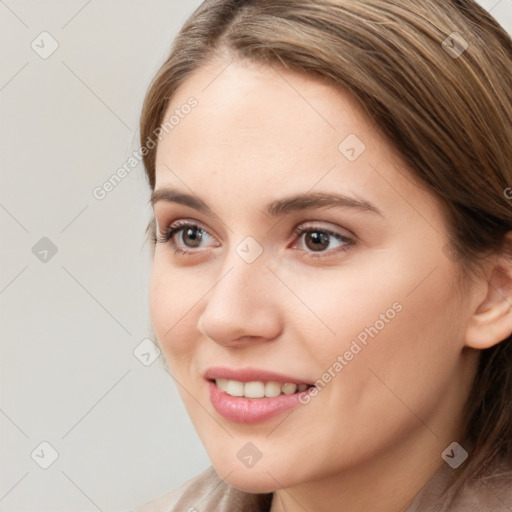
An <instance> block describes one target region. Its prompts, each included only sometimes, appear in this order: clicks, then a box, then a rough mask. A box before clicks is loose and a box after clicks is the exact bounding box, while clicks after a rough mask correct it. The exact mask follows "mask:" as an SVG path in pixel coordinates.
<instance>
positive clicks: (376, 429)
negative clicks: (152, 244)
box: [150, 57, 512, 512]
mask: <svg viewBox="0 0 512 512" xmlns="http://www.w3.org/2000/svg"><path fill="white" fill-rule="evenodd" d="M228 63H229V60H225V59H223V58H220V57H219V58H216V59H214V60H212V61H211V62H209V63H208V65H205V66H203V67H202V68H201V69H200V70H198V71H197V72H196V73H195V74H193V75H192V76H191V77H190V78H189V79H188V80H187V82H186V83H185V84H184V85H182V87H181V88H180V89H178V91H177V93H176V94H175V95H174V96H173V99H172V101H171V104H170V106H169V109H168V112H167V114H166V116H165V119H167V118H168V117H169V116H170V115H171V114H172V112H173V111H174V110H175V109H176V108H180V106H181V105H183V104H185V103H186V102H187V99H188V98H189V97H190V96H194V97H195V98H196V99H197V100H198V106H197V107H196V108H195V109H194V110H193V111H192V112H191V113H190V114H189V115H188V116H186V117H185V118H184V119H182V120H180V124H179V125H177V126H176V127H175V128H174V129H173V130H172V131H170V132H169V133H168V134H165V135H164V137H163V139H162V140H161V142H160V143H159V145H158V150H157V159H156V186H155V189H156V190H160V189H162V188H163V187H173V188H176V189H179V190H181V191H183V192H186V193H193V194H195V195H196V196H198V197H200V198H201V199H202V200H203V201H205V202H206V203H207V204H208V205H209V206H210V208H211V209H212V211H213V212H214V215H208V214H205V213H202V212H198V211H197V210H195V209H193V208H191V207H189V206H184V205H180V204H176V203H171V202H166V201H159V202H157V203H155V205H154V213H155V218H156V220H157V222H158V229H159V230H160V231H164V230H165V228H166V227H167V226H169V225H170V224H171V223H173V222H175V221H176V220H179V219H182V220H188V221H191V222H196V223H199V224H200V227H201V228H202V229H204V230H205V231H206V233H203V239H202V241H201V243H200V246H199V247H195V246H194V244H193V241H192V242H191V241H190V239H189V238H187V237H186V233H185V232H184V231H181V232H180V233H177V234H176V235H175V236H174V241H175V243H176V244H177V245H178V246H179V247H181V248H185V249H188V250H192V251H195V252H196V254H194V255H180V254H175V253H174V251H173V248H172V246H171V242H167V243H157V244H156V248H155V253H154V261H153V270H152V277H151V283H150V309H151V318H152V322H153V327H154V332H155V334H156V336H157V339H158V341H159V343H160V345H161V347H162V349H163V352H164V355H165V358H166V360H167V362H168V364H169V367H170V370H171V372H172V374H173V375H174V377H175V378H176V380H177V382H178V383H179V386H178V388H179V390H180V394H181V396H182V399H183V401H184V404H185V406H186V408H187V411H188V413H189V415H190V417H191V420H192V422H193V424H194V426H195V428H196V430H197V433H198V435H199V437H200V439H201V441H202V442H203V444H204V446H205V448H206V450H207V452H208V455H209V457H210V458H211V461H212V464H213V466H214V467H215V469H216V471H217V472H218V474H219V475H220V476H221V477H222V478H224V479H225V480H226V482H227V483H229V484H231V485H233V486H235V487H237V488H239V489H242V490H245V491H249V492H271V491H276V492H275V495H274V499H273V502H272V512H278V511H283V510H286V511H288V512H289V511H295V510H297V511H298V510H301V511H302V510H308V511H314V512H323V511H332V510H346V511H351V512H354V511H356V512H357V511H361V512H362V511H367V510H372V511H381V512H385V511H390V512H391V511H393V512H396V511H397V510H404V509H405V508H406V507H407V505H408V504H409V503H410V502H411V501H412V499H413V498H414V496H415V495H416V493H417V492H418V491H419V490H420V489H421V488H422V486H423V485H425V483H426V482H427V481H428V480H429V478H430V477H431V476H432V475H433V474H434V473H435V471H436V470H437V469H438V468H439V467H440V466H441V465H442V464H444V462H443V460H442V459H441V453H442V451H443V450H444V449H445V448H446V447H447V446H448V445H449V444H450V443H452V442H453V441H457V442H459V443H460V444H462V445H463V429H464V426H463V425H462V424H461V413H462V408H463V405H464V402H465V400H466V397H467V394H468V392H469V389H470V385H471V383H472V380H473V378H474V376H475V372H476V363H477V356H478V350H475V348H485V346H490V345H491V344H493V343H496V342H497V341H498V338H500V336H503V338H504V337H505V336H506V335H507V334H508V333H510V331H511V330H512V325H510V315H509V314H507V315H505V313H503V314H502V315H501V316H500V317H499V318H501V319H503V318H505V320H503V322H502V324H499V327H496V328H495V330H494V331H493V332H492V333H491V334H489V331H488V330H487V331H485V329H484V327H485V326H486V325H487V326H488V324H489V323H491V322H492V321H494V324H493V325H497V320H496V319H497V318H498V316H497V313H496V316H494V317H493V316H492V311H494V310H493V309H492V308H491V306H490V305H491V304H494V303H493V302H492V301H495V302H497V301H498V299H497V298H496V296H493V295H491V293H490V287H489V282H488V281H489V279H490V277H491V270H488V272H487V273H486V274H485V276H484V278H482V279H481V280H479V281H478V282H476V284H475V285H474V286H472V287H471V288H470V289H469V288H468V289H467V290H465V292H464V293H461V285H460V280H458V279H457V277H456V267H455V265H456V263H455V262H454V260H453V259H451V258H449V257H447V252H446V250H443V249H444V248H445V246H446V243H447V242H448V228H447V223H446V218H445V215H444V213H443V208H442V205H441V203H440V201H439V200H438V199H437V198H436V197H434V196H433V195H431V194H430V193H429V192H426V191H425V190H424V189H423V188H421V187H420V185H419V184H418V183H416V182H415V180H414V179H413V178H412V175H411V174H410V173H409V172H408V171H407V169H406V167H405V165H404V164H403V162H402V161H401V159H400V157H399V155H398V154H397V153H396V152H395V151H394V150H393V148H392V147H391V145H390V144H389V142H388V141H387V140H386V139H385V138H384V136H383V135H382V134H380V133H379V131H378V130H377V129H376V127H375V126H374V125H373V124H372V123H371V122H370V121H368V120H367V119H366V118H365V117H364V115H363V113H362V112H361V110H360V109H359V108H358V106H357V104H356V103H355V102H354V100H353V99H351V98H350V97H349V96H348V95H347V94H346V93H344V92H342V91H340V90H337V89H335V88H333V87H332V86H331V85H328V84H326V83H323V82H321V81H319V80H317V79H315V78H312V77H308V76H305V75H302V74H300V73H296V72H291V71H287V70H284V69H282V68H278V67H276V66H272V67H270V66H263V65H259V64H254V63H249V62H247V61H238V60H234V61H233V62H231V64H230V65H229V66H227V67H226V65H227V64H228ZM349 134H356V135H357V137H358V138H359V139H360V140H361V141H363V142H364V144H365V146H366V150H365V151H364V152H363V153H362V154H361V155H360V156H359V158H357V159H356V160H355V161H353V162H351V161H349V160H348V159H347V158H346V157H345V156H344V155H343V154H342V153H341V152H340V151H339V150H338V146H339V144H340V142H342V141H343V140H344V139H345V138H346V137H347V136H348V135H349ZM309 191H311V192H319V191H324V192H330V193H333V192H334V193H340V194H341V193H342V194H346V195H349V196H350V197H354V198H357V199H359V200H364V201H367V202H370V203H372V204H373V205H374V206H376V208H378V210H379V211H380V214H378V213H375V212H371V211H361V210H357V209H354V208H347V207H345V208H341V207H331V208H326V207H324V208H313V209H307V210H301V211H299V212H293V213H290V214H286V215H282V216H280V217H279V218H272V217H270V216H269V215H267V214H265V213H264V207H265V206H266V205H267V203H269V202H271V201H273V200H276V199H280V198H283V197H286V196H289V195H291V194H295V193H302V192H309ZM298 226H304V227H308V228H310V229H311V231H313V232H315V231H316V230H325V229H328V230H332V231H335V232H336V233H339V234H341V235H344V236H346V237H349V238H351V239H352V240H353V241H354V242H355V243H354V244H353V245H350V246H349V247H348V249H347V250H340V248H343V247H345V248H347V246H344V245H343V243H340V242H339V241H337V239H336V238H332V237H331V238H328V241H327V242H326V244H325V245H326V248H324V249H321V253H322V254H324V255H326V256H325V257H323V258H320V259H316V258H314V255H315V254H319V252H318V251H315V250H314V249H315V246H314V245H312V243H311V240H309V242H308V235H307V233H306V234H304V235H301V236H300V238H299V237H298V236H297V235H294V234H293V231H294V228H296V227H298ZM311 226H313V229H312V228H311ZM311 231H310V232H309V233H310V234H311ZM248 236H251V237H253V238H254V239H255V240H257V242H258V243H259V245H260V246H261V248H262V250H263V252H262V254H261V255H260V256H259V257H258V258H257V259H256V260H255V261H254V262H253V263H247V262H246V261H244V260H243V259H242V258H241V257H240V256H239V255H238V254H237V252H236V250H235V249H236V247H237V246H238V245H239V244H240V243H241V242H242V241H243V240H244V239H245V238H246V237H248ZM309 238H310V237H309ZM187 243H188V247H187V245H185V244H187ZM313 243H314V242H313ZM317 243H318V242H317ZM322 251H323V252H322ZM489 269H491V267H489ZM507 283H508V281H507ZM397 302H398V303H399V304H400V305H401V306H402V309H401V311H400V312H399V313H397V314H396V315H395V317H394V318H393V319H392V320H390V321H389V322H387V323H385V327H384V328H383V329H381V330H380V331H379V333H378V335H377V336H375V337H374V338H369V339H368V343H367V346H363V348H362V350H361V351H360V352H359V353H358V354H357V355H355V356H354V357H353V359H352V360H351V361H348V364H347V365H346V366H344V367H343V369H342V371H340V372H339V373H337V374H336V376H335V377H334V378H333V379H332V381H331V382H330V383H329V384H328V385H326V386H325V388H324V389H323V390H322V391H321V392H319V393H318V395H317V396H315V397H313V398H312V399H311V401H310V403H309V404H307V405H301V406H299V407H297V408H295V409H293V410H292V411H286V412H284V413H282V414H280V415H279V416H277V417H275V418H273V419H270V420H268V421H265V422H263V423H260V424H256V425H246V424H238V423H233V422H230V421H228V420H226V419H224V418H223V417H222V416H220V415H219V414H218V413H217V412H216V411H215V409H214V408H213V406H212V404H211V402H210V399H209V395H208V392H207V387H206V382H205V381H204V379H203V377H202V375H203V373H204V371H205V370H206V369H207V368H209V367H211V366H228V367H233V368H241V367H247V366H251V367H256V368H264V369H267V370H272V371H276V372H280V373H286V374H289V375H293V376H296V377H298V378H301V379H304V380H308V381H316V380H317V379H319V378H321V376H322V374H324V373H325V372H326V371H327V370H328V369H329V368H330V367H332V366H333V363H335V361H336V360H337V357H338V355H343V354H344V353H345V352H346V351H347V350H349V348H350V345H351V342H352V341H353V340H354V339H356V337H357V335H358V334H359V333H361V331H363V330H364V329H365V327H369V326H371V325H374V324H375V323H376V321H377V320H379V319H380V318H381V316H380V315H382V314H385V313H386V311H387V310H389V309H390V308H392V305H393V304H395V303H397ZM502 309H503V308H502ZM484 310H485V311H486V314H487V316H485V315H484V313H482V311H484ZM486 322H487V323H486ZM503 338H502V339H503ZM247 442H251V443H253V444H254V445H255V446H256V447H257V448H258V450H259V451H260V452H261V454H262V458H261V459H260V460H259V461H258V462H257V463H256V464H255V465H254V466H253V467H252V468H247V467H246V466H245V465H244V464H242V462H241V461H240V460H239V459H238V457H237V452H238V451H239V450H240V449H241V448H242V447H243V446H244V445H245V444H246V443H247ZM368 489H371V492H368ZM340 504H342V505H340ZM192 505H193V504H191V506H192ZM342 506H343V508H341V507H342Z"/></svg>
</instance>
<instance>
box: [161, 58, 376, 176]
mask: <svg viewBox="0 0 512 512" xmlns="http://www.w3.org/2000/svg"><path fill="white" fill-rule="evenodd" d="M190 97H194V98H195V99H196V100H197V107H196V108H194V109H193V110H192V111H191V112H190V114H189V115H188V116H185V117H184V118H183V119H180V122H179V124H178V125H176V126H174V127H173V129H172V130H171V131H170V132H169V133H168V134H166V135H164V139H163V140H162V141H161V142H160V143H159V146H158V150H157V159H156V160H157V166H158V165H159V164H161V163H162V161H164V160H166V159H167V160H168V159H169V158H171V157H172V159H173V161H174V163H175V164H177V162H181V159H182V157H184V158H186V163H187V167H188V168H192V167H194V166H195V165H196V164H199V165H200V166H203V163H204V161H205V160H206V161H208V162H209V163H210V165H211V164H214V163H215V162H219V163H220V162H221V163H222V164H224V165H226V164H227V162H228V161H232V162H233V163H234V165H237V166H238V167H240V166H242V167H243V166H244V163H247V164H248V165H257V162H263V161H265V163H266V166H267V168H268V170H269V171H270V172H272V174H275V171H276V170H277V168H274V169H273V168H272V167H273V166H274V165H275V166H277V167H278V168H279V170H280V171H281V173H282V172H283V171H284V167H287V166H290V165H291V166H299V165H300V164H301V162H303V161H304V159H307V160H308V164H311V163H313V161H314V162H315V163H317V164H318V165H322V163H323V162H332V161H333V160H334V159H337V158H338V156H339V153H338V146H339V143H340V142H341V140H343V139H344V138H345V137H346V136H347V135H349V134H351V133H358V134H359V136H360V137H359V138H360V139H364V138H366V134H367V133H368V132H369V131H370V130H371V124H370V123H368V122H367V121H366V119H365V118H364V117H363V116H362V115H361V114H360V113H359V112H357V107H356V106H355V105H354V104H352V103H351V102H350V101H349V99H348V98H347V95H346V94H344V93H343V92H341V91H339V90H336V89H335V88H334V87H332V86H329V85H327V84H325V83H323V82H321V81H320V80H318V79H314V78H311V77H309V76H307V75H304V74H300V73H296V72H290V71H287V70H284V69H282V68H279V67H276V66H264V65H261V64H255V63H252V62H248V61H227V62H226V61H225V60H220V59H218V60H215V61H212V62H211V63H210V64H209V65H207V66H205V67H203V68H201V69H200V70H198V71H196V72H195V73H194V74H193V75H192V76H191V77H189V79H188V80H187V81H186V82H185V84H183V85H182V86H181V87H180V88H179V89H178V91H177V93H176V94H175V95H174V96H173V98H172V101H171V104H170V105H169V108H168V110H167V112H166V114H165V116H164V120H165V119H169V118H170V117H171V116H172V114H173V113H175V112H176V111H179V109H180V108H181V106H183V105H185V104H186V103H187V101H188V99H189V98H190ZM269 166H270V168H269ZM203 170H204V169H203ZM255 170H257V169H255ZM261 171H262V169H260V172H261Z"/></svg>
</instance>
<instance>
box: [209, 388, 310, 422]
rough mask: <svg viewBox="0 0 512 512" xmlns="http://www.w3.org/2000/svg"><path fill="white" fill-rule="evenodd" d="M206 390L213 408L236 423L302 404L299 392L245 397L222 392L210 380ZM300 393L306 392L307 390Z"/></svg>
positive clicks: (255, 419) (264, 417) (270, 416)
mask: <svg viewBox="0 0 512 512" xmlns="http://www.w3.org/2000/svg"><path fill="white" fill-rule="evenodd" d="M208 391H209V392H210V400H211V402H212V404H213V407H214V408H215V410H216V411H217V412H218V413H219V414H220V415H221V416H224V418H226V419H228V420H230V421H234V422H236V423H260V422H262V421H266V420H268V419H270V418H273V417H274V416H277V415H278V414H279V413H281V412H283V411H286V410H288V409H291V408H292V407H297V405H303V404H302V402H301V401H300V400H299V396H300V395H301V393H293V394H291V395H279V396H276V397H272V398H270V397H263V398H245V397H238V396H231V395H228V394H227V393H224V392H223V391H221V390H220V389H219V388H218V387H217V385H216V384H215V382H212V381H208ZM302 393H304V394H306V393H307V391H302Z"/></svg>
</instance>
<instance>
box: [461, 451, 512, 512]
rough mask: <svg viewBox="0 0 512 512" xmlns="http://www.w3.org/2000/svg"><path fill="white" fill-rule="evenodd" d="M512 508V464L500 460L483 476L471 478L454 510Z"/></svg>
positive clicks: (494, 511) (495, 511)
mask: <svg viewBox="0 0 512 512" xmlns="http://www.w3.org/2000/svg"><path fill="white" fill-rule="evenodd" d="M473 510H474V511H480V510H485V511H487V512H505V511H510V510H512V464H510V463H505V462H503V461H502V462H499V463H497V464H495V465H494V466H493V467H492V468H491V470H490V471H488V472H486V473H484V474H483V475H482V476H481V477H479V478H476V479H473V480H469V481H468V482H466V484H465V485H464V486H463V488H462V491H461V493H460V496H459V497H458V498H457V499H456V500H455V502H454V511H455V512H458V511H464V512H466V511H473Z"/></svg>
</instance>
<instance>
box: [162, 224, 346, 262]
mask: <svg viewBox="0 0 512 512" xmlns="http://www.w3.org/2000/svg"><path fill="white" fill-rule="evenodd" d="M293 233H294V235H295V236H296V237H297V238H298V239H299V242H301V241H302V242H303V243H301V244H299V245H302V247H300V248H299V250H301V251H302V252H304V254H303V256H304V257H312V258H322V257H328V256H333V255H334V254H337V253H338V252H341V251H344V252H345V251H348V250H349V249H350V248H352V246H354V245H355V241H354V240H353V239H352V238H349V237H347V236H345V235H342V234H341V233H336V232H335V231H331V230H329V229H325V228H322V227H320V226H299V227H298V228H296V229H295V230H294V231H293ZM208 238H213V237H212V236H211V235H210V234H209V233H208V232H207V231H206V230H205V229H203V228H202V227H201V226H199V225H198V224H195V223H193V222H190V221H185V220H179V221H176V222H174V223H172V224H170V225H169V226H168V227H167V228H166V229H165V230H164V231H163V232H162V233H159V234H158V236H157V238H155V239H154V242H155V243H156V242H158V243H163V244H165V243H170V244H171V247H172V248H173V249H174V252H175V253H179V254H183V255H194V254H198V253H199V252H200V251H198V250H197V249H201V248H202V247H204V245H203V246H202V245H201V244H202V243H203V242H205V241H206V242H207V241H208ZM217 246H218V245H217ZM304 247H305V249H304Z"/></svg>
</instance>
